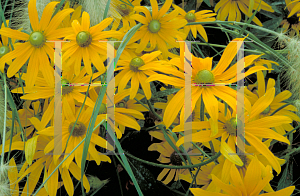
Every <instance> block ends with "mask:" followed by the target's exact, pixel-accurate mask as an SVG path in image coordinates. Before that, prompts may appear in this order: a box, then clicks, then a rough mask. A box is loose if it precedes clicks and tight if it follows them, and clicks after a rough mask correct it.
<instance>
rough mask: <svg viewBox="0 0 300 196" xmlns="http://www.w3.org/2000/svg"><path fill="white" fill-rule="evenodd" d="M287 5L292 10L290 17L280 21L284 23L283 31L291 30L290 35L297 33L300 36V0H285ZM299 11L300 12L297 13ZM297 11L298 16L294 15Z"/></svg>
mask: <svg viewBox="0 0 300 196" xmlns="http://www.w3.org/2000/svg"><path fill="white" fill-rule="evenodd" d="M285 3H286V7H287V9H288V11H289V12H290V13H289V15H288V17H287V18H286V19H283V20H282V21H281V23H280V25H282V28H283V29H284V30H283V33H285V32H287V31H288V30H289V36H291V37H292V36H294V35H295V34H296V35H297V36H299V31H300V23H299V21H300V18H299V17H300V13H299V11H300V9H299V6H300V2H299V1H297V0H296V1H291V0H285ZM297 12H298V13H297ZM295 13H297V16H294V14H295Z"/></svg>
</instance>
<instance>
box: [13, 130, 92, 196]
mask: <svg viewBox="0 0 300 196" xmlns="http://www.w3.org/2000/svg"><path fill="white" fill-rule="evenodd" d="M48 130H49V129H48ZM49 131H50V130H49ZM51 131H52V133H53V130H51ZM47 135H50V133H48V134H47ZM36 137H38V138H37V145H36V152H35V154H34V156H33V160H34V162H33V164H31V165H29V167H28V163H27V162H25V163H24V165H23V167H22V169H23V168H24V169H26V170H25V171H24V170H23V172H22V173H21V172H20V174H19V178H18V181H17V182H19V181H20V180H22V179H23V178H24V177H26V175H29V178H28V180H27V182H26V184H25V186H24V190H23V192H25V193H26V189H27V183H28V186H29V193H31V192H32V191H33V190H34V188H35V187H36V185H37V183H38V180H39V178H40V177H41V175H42V172H43V170H44V172H45V171H46V173H44V174H43V175H44V180H45V179H46V178H47V176H50V174H51V173H52V172H53V170H54V169H55V168H56V167H57V166H58V164H60V163H61V161H62V160H63V156H60V155H52V154H53V151H50V152H45V151H44V150H45V149H46V148H47V145H48V144H49V143H51V141H53V139H52V138H53V137H48V136H44V135H39V136H36ZM69 144H70V143H69ZM51 153H52V154H51ZM27 167H28V168H27ZM22 169H21V170H22ZM70 172H71V174H72V175H73V177H74V178H75V179H77V180H78V181H80V178H81V176H80V167H78V166H77V165H76V164H75V163H74V162H73V161H71V163H70V165H69V167H68V168H66V167H63V166H62V165H61V166H60V167H59V169H58V170H56V171H55V172H54V174H53V175H52V176H51V177H50V179H49V180H48V181H47V183H46V186H45V187H43V189H41V191H40V192H38V195H49V196H55V195H57V190H58V189H59V188H60V187H61V186H62V185H64V187H65V189H66V191H67V193H68V195H70V196H73V195H74V185H73V181H72V179H71V176H70ZM59 173H60V175H59ZM58 176H61V179H62V182H59V181H58V179H59V178H58ZM83 186H84V188H85V189H86V191H87V192H88V191H89V190H90V184H89V182H88V180H87V178H86V176H85V174H84V175H83Z"/></svg>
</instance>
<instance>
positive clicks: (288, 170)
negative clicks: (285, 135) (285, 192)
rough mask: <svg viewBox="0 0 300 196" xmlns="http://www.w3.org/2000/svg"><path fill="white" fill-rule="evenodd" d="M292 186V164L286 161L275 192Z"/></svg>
mask: <svg viewBox="0 0 300 196" xmlns="http://www.w3.org/2000/svg"><path fill="white" fill-rule="evenodd" d="M292 184H293V162H292V161H288V163H287V164H286V167H285V169H284V171H283V173H282V176H281V178H280V180H279V182H278V186H277V189H276V191H279V190H281V189H284V188H286V187H289V186H291V185H292Z"/></svg>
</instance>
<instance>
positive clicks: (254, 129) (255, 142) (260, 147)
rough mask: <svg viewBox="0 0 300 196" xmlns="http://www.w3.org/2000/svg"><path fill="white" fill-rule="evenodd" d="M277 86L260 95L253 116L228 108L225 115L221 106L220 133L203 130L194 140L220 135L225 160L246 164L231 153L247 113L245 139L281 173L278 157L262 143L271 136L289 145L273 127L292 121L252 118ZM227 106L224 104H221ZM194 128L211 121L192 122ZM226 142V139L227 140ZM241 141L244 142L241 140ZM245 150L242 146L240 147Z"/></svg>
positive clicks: (276, 117)
mask: <svg viewBox="0 0 300 196" xmlns="http://www.w3.org/2000/svg"><path fill="white" fill-rule="evenodd" d="M274 93H275V89H274V88H272V89H270V90H268V92H267V93H266V95H265V96H263V97H261V98H260V99H259V100H258V101H257V104H255V105H254V106H253V107H252V109H251V115H250V116H249V115H248V114H247V113H245V114H238V115H237V114H236V112H232V113H231V112H230V111H229V109H227V114H226V116H225V107H224V106H223V107H222V108H221V107H220V113H219V118H218V119H219V122H218V124H219V125H218V127H219V130H218V134H217V135H216V136H214V137H210V134H211V132H212V131H211V129H210V130H205V131H203V130H202V131H200V132H197V133H193V134H192V137H191V138H192V141H193V142H207V141H210V140H212V139H214V138H218V137H220V136H221V147H220V151H221V153H222V155H224V156H225V157H226V159H228V160H230V161H231V162H233V163H235V164H236V165H238V166H243V162H242V160H241V159H240V157H239V156H238V155H230V153H233V154H234V153H236V152H235V148H236V145H235V144H236V140H237V139H240V138H239V137H238V138H237V127H240V126H242V125H243V124H242V123H243V122H242V120H241V119H242V118H243V116H244V122H245V124H244V126H245V131H244V134H245V139H246V140H247V141H248V143H249V144H250V146H252V147H254V148H255V149H256V151H257V152H259V153H261V154H262V155H263V156H265V157H266V158H267V159H268V161H269V163H270V165H271V166H272V167H273V168H274V170H275V171H276V172H277V173H278V174H279V173H280V171H281V167H280V164H279V162H278V160H277V159H276V158H275V156H274V154H273V153H272V152H271V151H270V150H269V149H268V148H267V147H266V145H265V144H263V143H262V142H261V139H262V138H271V139H275V140H278V141H281V142H284V143H287V144H290V142H289V140H288V139H287V138H285V137H283V136H282V135H280V134H278V133H276V132H275V131H273V130H272V129H271V128H272V127H276V126H280V125H282V124H289V123H291V122H292V119H290V118H289V117H287V116H279V115H278V116H267V117H264V118H261V119H257V120H253V117H256V116H257V115H259V114H260V113H261V112H262V111H264V109H265V108H266V107H267V106H266V105H267V102H268V100H269V99H270V98H271V97H272V96H274ZM222 105H224V104H222ZM192 128H193V129H196V130H199V129H205V128H206V129H209V128H210V126H209V123H207V122H205V121H203V122H192ZM183 130H184V127H183V126H181V127H178V128H177V129H176V130H174V131H176V132H177V131H183ZM226 141H227V142H226ZM241 142H242V141H241ZM183 143H184V137H183V138H180V139H179V140H178V141H177V143H176V145H177V146H180V145H181V144H183ZM241 150H242V149H241Z"/></svg>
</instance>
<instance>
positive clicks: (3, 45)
mask: <svg viewBox="0 0 300 196" xmlns="http://www.w3.org/2000/svg"><path fill="white" fill-rule="evenodd" d="M6 24H7V25H9V20H6ZM2 28H5V25H4V22H3V23H2V26H1V29H2ZM11 42H12V44H13V46H14V47H16V46H18V45H19V44H20V43H15V42H16V39H11ZM10 51H12V48H11V46H10V44H9V43H8V37H6V36H4V35H2V36H1V42H0V58H1V57H3V56H4V55H6V54H7V53H9V52H10ZM11 62H12V61H10V62H7V64H8V65H10V64H11ZM1 66H4V64H2V65H1ZM0 71H2V72H3V71H4V67H0Z"/></svg>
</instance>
